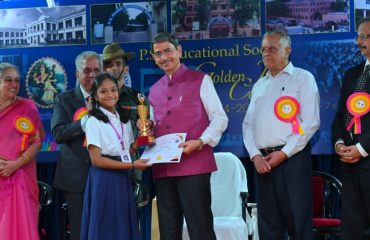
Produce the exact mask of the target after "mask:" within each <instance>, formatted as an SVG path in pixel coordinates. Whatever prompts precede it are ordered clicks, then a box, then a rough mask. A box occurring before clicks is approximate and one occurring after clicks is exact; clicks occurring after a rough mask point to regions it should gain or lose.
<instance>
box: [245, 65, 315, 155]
mask: <svg viewBox="0 0 370 240" xmlns="http://www.w3.org/2000/svg"><path fill="white" fill-rule="evenodd" d="M282 96H291V97H294V98H295V99H296V100H297V101H298V102H299V103H300V107H301V108H300V112H299V114H298V116H297V119H298V121H299V123H300V125H301V127H302V129H303V131H304V134H303V135H299V134H293V132H292V124H291V123H287V122H282V121H280V120H279V119H278V118H277V117H276V116H275V113H274V104H275V102H276V100H277V99H278V98H280V97H282ZM319 127H320V96H319V91H318V88H317V85H316V82H315V78H314V76H313V75H312V74H311V73H310V72H308V71H306V70H304V69H301V68H297V67H294V66H293V64H292V63H291V62H290V63H289V64H288V65H287V66H286V67H285V68H284V69H283V70H282V71H281V72H280V73H279V74H277V75H276V76H275V77H273V76H272V75H271V73H270V71H268V72H267V74H266V76H265V77H263V78H261V79H259V80H258V81H257V82H256V83H255V85H254V86H253V89H252V98H251V102H250V105H249V107H248V110H247V113H246V115H245V118H244V121H243V125H242V128H243V140H244V145H245V147H246V149H247V151H248V153H249V156H250V158H251V159H252V158H253V157H254V156H256V155H258V154H261V152H260V150H259V149H264V148H268V147H277V146H281V145H285V146H284V147H283V149H282V151H283V152H284V153H285V154H286V155H287V156H288V158H289V157H291V156H293V155H294V154H296V153H297V152H299V151H301V150H302V149H303V148H304V147H305V146H306V145H307V143H308V141H309V140H310V139H311V137H312V136H313V135H314V133H315V132H316V131H317V130H318V129H319Z"/></svg>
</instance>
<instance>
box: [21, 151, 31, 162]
mask: <svg viewBox="0 0 370 240" xmlns="http://www.w3.org/2000/svg"><path fill="white" fill-rule="evenodd" d="M22 157H23V159H24V164H28V163H29V162H30V157H29V156H28V155H27V154H26V153H25V152H24V153H23V154H22Z"/></svg>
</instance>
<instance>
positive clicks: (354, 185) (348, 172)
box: [332, 18, 370, 240]
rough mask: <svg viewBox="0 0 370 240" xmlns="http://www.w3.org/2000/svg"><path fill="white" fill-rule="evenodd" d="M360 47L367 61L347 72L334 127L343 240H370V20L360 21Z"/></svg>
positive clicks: (358, 39) (358, 38) (357, 41)
mask: <svg viewBox="0 0 370 240" xmlns="http://www.w3.org/2000/svg"><path fill="white" fill-rule="evenodd" d="M356 44H357V46H358V48H359V50H360V52H361V54H362V55H363V56H364V57H366V61H365V62H363V63H361V64H359V65H357V66H355V67H353V68H351V69H349V70H348V71H347V72H346V73H345V75H344V79H343V84H342V90H341V96H340V99H339V103H338V109H337V114H336V116H335V119H334V122H333V125H332V132H333V140H334V144H335V146H334V148H335V152H336V153H337V154H338V156H339V158H340V160H341V162H342V170H343V171H342V183H343V190H342V215H341V216H342V239H343V240H349V239H351V240H360V239H370V191H369V187H370V157H369V153H370V114H369V113H368V112H369V101H370V99H369V96H368V93H369V92H370V84H369V80H370V62H369V61H370V18H364V19H362V20H361V21H360V23H359V25H358V29H357V37H356ZM355 117H356V118H358V121H355V122H354V119H355Z"/></svg>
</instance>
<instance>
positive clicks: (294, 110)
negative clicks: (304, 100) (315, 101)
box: [274, 96, 304, 135]
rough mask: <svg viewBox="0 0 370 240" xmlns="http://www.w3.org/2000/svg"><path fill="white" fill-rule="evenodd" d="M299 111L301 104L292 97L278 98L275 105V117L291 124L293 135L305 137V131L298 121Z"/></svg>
mask: <svg viewBox="0 0 370 240" xmlns="http://www.w3.org/2000/svg"><path fill="white" fill-rule="evenodd" d="M299 110H300V104H299V102H298V101H297V99H295V98H293V97H290V96H282V97H280V98H278V99H277V100H276V102H275V105H274V112H275V116H276V117H277V118H278V119H279V120H280V121H282V122H287V123H291V124H292V131H293V133H295V134H300V135H303V134H304V131H303V129H302V127H301V125H300V124H299V121H298V119H297V116H298V113H299Z"/></svg>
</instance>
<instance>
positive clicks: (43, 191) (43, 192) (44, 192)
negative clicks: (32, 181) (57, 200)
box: [37, 181, 54, 210]
mask: <svg viewBox="0 0 370 240" xmlns="http://www.w3.org/2000/svg"><path fill="white" fill-rule="evenodd" d="M37 185H38V187H39V205H40V210H41V209H43V208H45V207H49V206H50V205H51V204H52V203H53V196H54V191H53V188H52V187H50V185H49V184H47V183H44V182H42V181H37Z"/></svg>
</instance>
